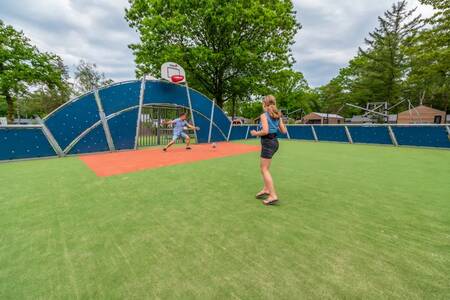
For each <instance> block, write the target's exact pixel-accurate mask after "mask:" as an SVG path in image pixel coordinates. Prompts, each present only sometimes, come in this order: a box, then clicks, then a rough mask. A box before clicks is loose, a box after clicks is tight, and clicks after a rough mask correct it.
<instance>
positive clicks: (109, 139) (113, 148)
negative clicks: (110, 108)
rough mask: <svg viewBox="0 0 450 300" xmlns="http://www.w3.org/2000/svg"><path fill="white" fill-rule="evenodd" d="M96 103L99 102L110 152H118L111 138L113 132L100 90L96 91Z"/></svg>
mask: <svg viewBox="0 0 450 300" xmlns="http://www.w3.org/2000/svg"><path fill="white" fill-rule="evenodd" d="M94 97H95V102H97V107H98V114H99V116H100V120H101V121H102V125H103V131H104V132H105V136H106V142H107V143H108V148H109V151H114V150H116V149H115V147H114V141H113V139H112V136H111V131H110V130H109V126H108V121H107V120H106V115H105V111H104V110H103V105H102V100H101V99H100V95H99V93H98V89H97V90H95V91H94Z"/></svg>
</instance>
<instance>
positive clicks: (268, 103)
mask: <svg viewBox="0 0 450 300" xmlns="http://www.w3.org/2000/svg"><path fill="white" fill-rule="evenodd" d="M263 104H264V107H265V108H266V110H267V112H268V113H269V115H270V117H271V118H272V119H277V120H278V119H280V118H281V116H282V114H281V112H280V111H279V110H278V108H277V102H276V99H275V97H274V96H272V95H269V96H266V97H264V100H263Z"/></svg>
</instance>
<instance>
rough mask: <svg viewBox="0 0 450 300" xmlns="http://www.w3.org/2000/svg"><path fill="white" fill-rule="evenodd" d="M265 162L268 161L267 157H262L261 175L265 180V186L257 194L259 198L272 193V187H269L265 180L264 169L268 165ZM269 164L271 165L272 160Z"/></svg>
mask: <svg viewBox="0 0 450 300" xmlns="http://www.w3.org/2000/svg"><path fill="white" fill-rule="evenodd" d="M265 163H266V162H265V159H264V158H261V162H260V168H261V175H262V178H263V182H264V187H263V188H262V190H261V192H259V193H258V194H256V197H257V198H259V197H263V196H266V195H270V189H269V187H268V186H267V184H266V180H265V177H264V171H263V170H264V169H265V168H266V167H265V166H264V164H265ZM269 166H270V161H269Z"/></svg>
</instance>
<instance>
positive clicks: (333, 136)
mask: <svg viewBox="0 0 450 300" xmlns="http://www.w3.org/2000/svg"><path fill="white" fill-rule="evenodd" d="M314 129H315V131H316V134H317V138H318V139H319V141H329V142H346V143H348V138H347V134H346V133H345V128H344V127H343V126H326V125H325V126H314Z"/></svg>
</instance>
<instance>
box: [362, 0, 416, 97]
mask: <svg viewBox="0 0 450 300" xmlns="http://www.w3.org/2000/svg"><path fill="white" fill-rule="evenodd" d="M415 11H416V8H415V9H412V10H408V3H407V2H406V1H400V2H397V3H395V4H393V5H392V8H391V10H388V11H386V12H385V13H384V17H379V18H378V20H379V27H378V28H376V29H375V31H374V32H372V33H370V37H369V38H367V39H366V40H365V43H366V45H367V46H368V48H367V49H362V48H360V49H359V52H360V55H361V56H363V57H365V58H366V59H367V60H366V61H365V64H363V65H362V69H361V78H359V80H360V82H361V83H362V84H361V85H360V93H363V94H365V95H366V99H367V100H369V101H376V102H385V101H386V102H389V103H391V104H394V103H397V102H398V101H399V100H400V98H401V94H402V88H403V83H404V79H405V76H406V73H407V71H408V68H409V59H408V57H407V55H406V52H405V48H406V47H409V46H410V45H411V43H412V41H413V40H414V39H413V37H414V36H415V35H416V34H417V32H418V30H419V28H420V27H421V16H420V15H419V16H414V15H415Z"/></svg>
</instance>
